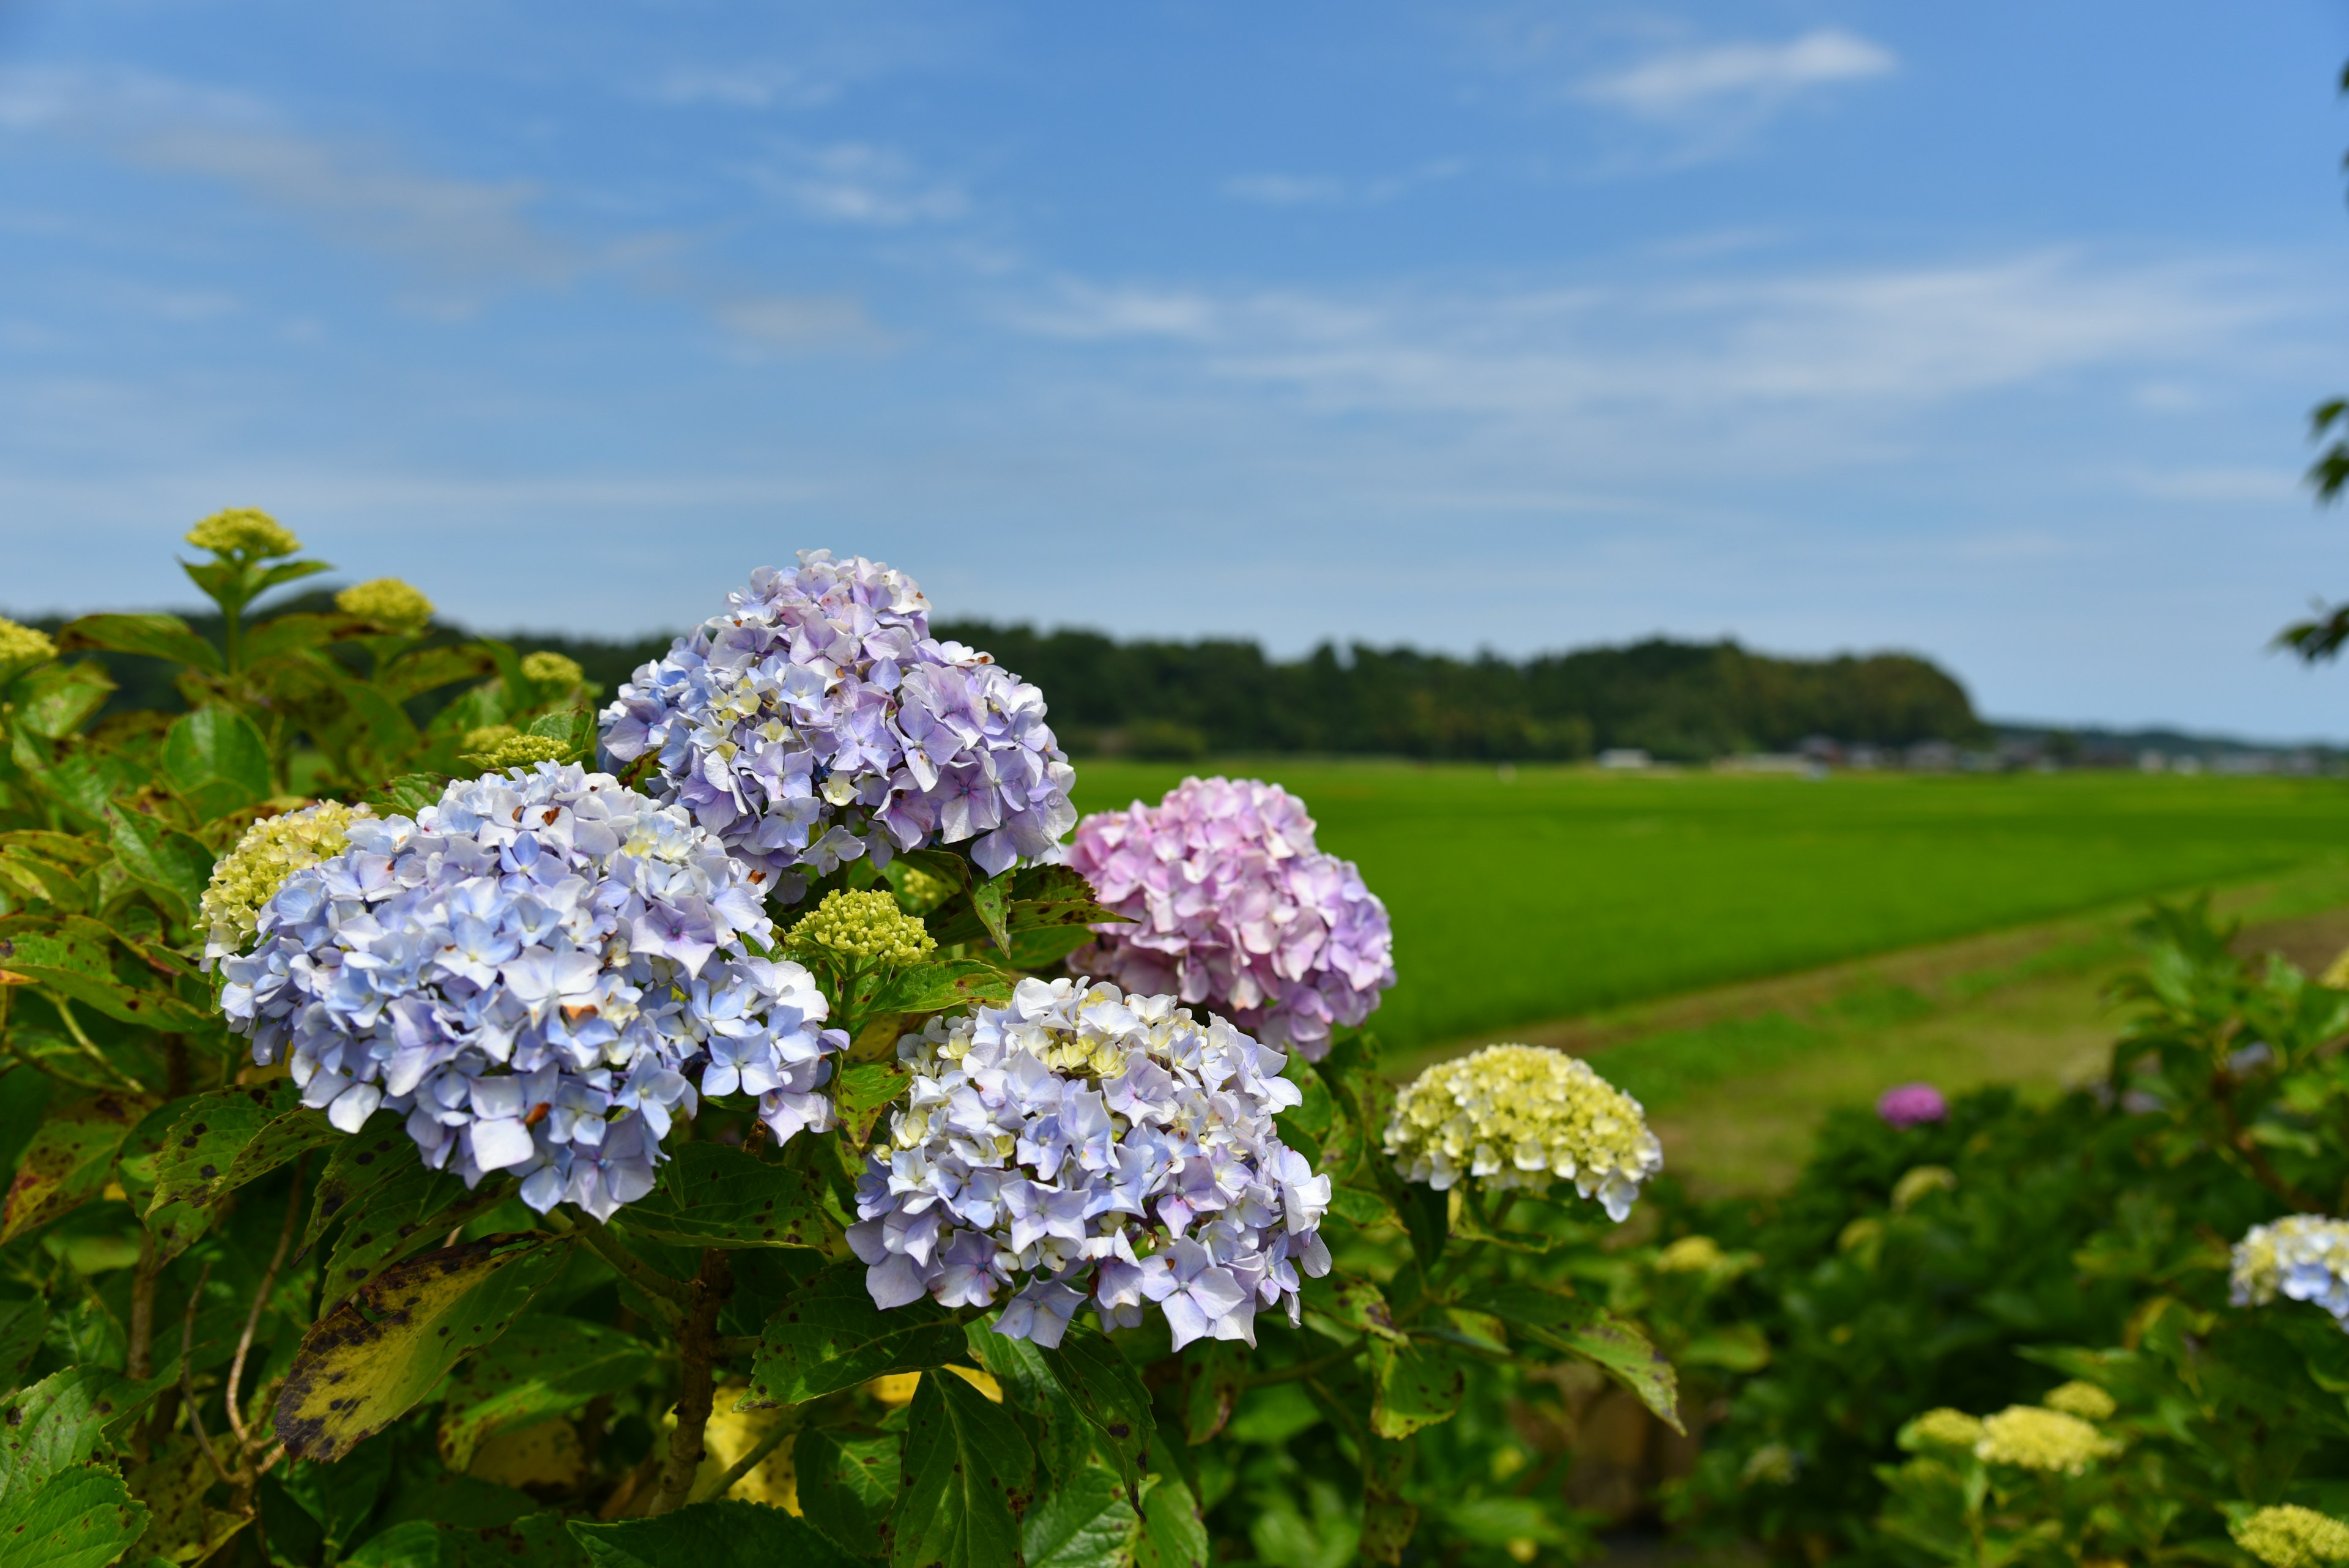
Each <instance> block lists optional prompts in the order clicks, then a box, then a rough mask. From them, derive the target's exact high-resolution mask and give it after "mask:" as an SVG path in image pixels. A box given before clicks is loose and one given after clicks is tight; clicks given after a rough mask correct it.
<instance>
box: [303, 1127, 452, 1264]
mask: <svg viewBox="0 0 2349 1568" xmlns="http://www.w3.org/2000/svg"><path fill="white" fill-rule="evenodd" d="M333 1147H334V1153H332V1154H330V1155H328V1156H327V1157H326V1169H325V1170H323V1171H321V1172H320V1173H319V1176H318V1189H317V1191H316V1194H315V1195H314V1196H313V1197H312V1199H311V1200H310V1220H309V1223H308V1224H307V1225H306V1226H305V1227H304V1229H303V1231H302V1248H301V1251H303V1252H305V1253H306V1252H307V1251H309V1250H310V1249H311V1248H312V1247H314V1246H316V1245H317V1242H318V1238H319V1237H320V1236H323V1235H325V1234H326V1227H328V1226H329V1225H331V1224H333V1223H334V1222H335V1221H336V1220H338V1219H340V1218H341V1217H342V1216H343V1214H344V1213H345V1211H346V1210H348V1211H350V1212H354V1213H355V1212H357V1210H351V1207H350V1206H351V1204H352V1203H354V1202H355V1201H357V1200H358V1199H360V1198H361V1197H363V1196H364V1195H365V1194H367V1193H368V1192H372V1191H373V1190H374V1189H377V1188H378V1187H380V1186H382V1185H383V1184H384V1183H385V1182H386V1181H388V1180H390V1179H392V1178H393V1177H394V1176H397V1175H398V1174H400V1173H401V1172H403V1171H408V1170H419V1169H421V1168H423V1165H424V1161H423V1158H422V1157H420V1156H419V1155H418V1153H417V1152H416V1145H415V1144H414V1142H412V1141H411V1140H410V1139H409V1137H408V1135H407V1133H405V1132H404V1131H402V1130H401V1128H400V1119H399V1116H398V1113H397V1112H394V1111H378V1112H377V1113H376V1114H375V1115H374V1116H369V1117H368V1118H367V1125H366V1126H364V1127H360V1128H359V1130H358V1131H357V1132H355V1133H353V1134H352V1135H351V1136H350V1137H348V1138H347V1139H346V1140H345V1141H343V1142H341V1143H338V1144H336V1145H335V1146H333Z"/></svg>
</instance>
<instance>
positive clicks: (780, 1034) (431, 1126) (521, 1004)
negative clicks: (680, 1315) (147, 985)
mask: <svg viewBox="0 0 2349 1568" xmlns="http://www.w3.org/2000/svg"><path fill="white" fill-rule="evenodd" d="M344 831H345V833H346V834H347V837H348V840H349V843H348V846H347V848H346V849H345V850H344V851H343V852H342V853H341V854H339V855H336V856H334V857H330V858H328V859H326V860H323V861H321V862H319V863H318V864H317V865H316V866H311V867H304V868H302V869H298V870H296V871H295V872H294V873H293V875H292V876H290V877H287V878H286V879H285V885H284V886H283V887H281V888H278V890H277V891H276V893H275V894H274V896H272V897H271V898H269V900H268V902H267V903H265V904H264V906H263V907H262V909H261V910H260V913H259V918H258V931H259V940H258V942H257V944H256V945H255V947H254V950H253V951H252V952H251V953H250V954H247V955H244V956H242V957H233V958H230V959H228V960H227V961H224V962H223V963H222V971H223V972H224V973H225V975H226V977H227V981H228V983H227V985H226V987H225V989H224V990H223V991H222V997H221V1005H222V1011H223V1012H226V1014H227V1015H228V1017H229V1020H230V1022H231V1023H232V1025H233V1026H234V1027H235V1028H236V1029H237V1030H238V1031H239V1032H240V1033H249V1034H251V1035H252V1037H253V1055H254V1061H255V1062H260V1063H269V1062H274V1061H275V1060H277V1058H278V1057H279V1056H281V1055H284V1056H285V1057H286V1058H287V1060H288V1064H289V1065H290V1066H291V1068H292V1071H293V1076H294V1081H295V1083H296V1084H298V1085H301V1086H302V1100H303V1103H304V1104H305V1105H307V1106H317V1107H321V1108H324V1109H325V1110H326V1115H327V1117H328V1119H329V1120H331V1121H332V1122H333V1123H334V1125H335V1126H336V1127H340V1128H342V1129H343V1130H344V1131H346V1132H352V1131H356V1130H357V1128H358V1127H360V1125H361V1124H363V1123H364V1122H365V1121H366V1120H367V1117H368V1116H370V1115H372V1114H373V1113H374V1112H375V1111H376V1110H377V1109H378V1107H381V1108H388V1109H390V1110H394V1111H398V1112H400V1113H402V1114H404V1115H405V1116H406V1118H407V1128H408V1134H409V1137H411V1138H413V1139H415V1141H416V1144H417V1147H419V1149H421V1150H422V1151H423V1155H424V1159H425V1163H426V1164H428V1165H429V1166H432V1167H434V1168H439V1169H448V1170H452V1171H455V1172H456V1173H457V1174H459V1175H460V1176H462V1177H463V1178H464V1179H465V1181H466V1183H467V1185H469V1186H471V1185H472V1184H473V1183H475V1182H477V1181H479V1180H480V1179H481V1176H482V1174H483V1173H484V1172H487V1171H492V1170H506V1171H511V1172H512V1173H514V1174H515V1175H517V1176H520V1177H521V1178H522V1186H521V1196H522V1198H523V1201H525V1202H527V1203H529V1204H530V1205H531V1206H532V1207H533V1208H534V1209H536V1210H539V1211H540V1212H542V1213H543V1212H544V1211H545V1210H547V1209H549V1208H551V1207H552V1206H553V1205H554V1204H555V1203H556V1202H558V1201H561V1200H564V1199H568V1200H569V1201H571V1202H573V1203H574V1204H576V1205H578V1206H579V1207H580V1208H582V1209H584V1210H587V1211H588V1212H589V1213H591V1214H594V1215H595V1216H596V1217H597V1218H598V1219H603V1218H605V1217H607V1216H608V1215H610V1214H611V1213H612V1211H613V1210H615V1209H616V1207H617V1206H619V1205H620V1204H623V1203H626V1202H628V1201H630V1200H632V1199H636V1198H639V1197H642V1196H643V1195H644V1194H645V1193H646V1192H647V1190H649V1189H651V1186H652V1182H653V1168H654V1167H655V1165H656V1164H657V1163H658V1161H659V1160H660V1158H662V1157H661V1154H660V1148H659V1142H660V1139H661V1138H662V1137H664V1136H665V1135H666V1134H667V1131H668V1129H669V1126H670V1122H671V1118H672V1117H673V1116H676V1115H678V1114H679V1113H680V1112H682V1114H684V1115H687V1116H690V1115H692V1114H693V1113H694V1110H695V1108H696V1106H697V1091H696V1087H695V1085H694V1084H693V1083H692V1082H691V1081H690V1080H689V1079H688V1077H687V1076H686V1072H687V1069H688V1068H689V1067H693V1066H695V1065H698V1066H699V1068H700V1084H699V1089H698V1093H699V1094H703V1095H727V1094H734V1093H737V1092H740V1093H742V1094H749V1095H756V1096H760V1099H759V1115H760V1117H761V1119H762V1120H763V1121H765V1122H766V1124H767V1125H768V1127H771V1129H772V1130H773V1131H774V1133H775V1135H776V1137H777V1138H778V1139H788V1138H790V1137H792V1135H793V1134H794V1133H797V1132H800V1131H801V1130H802V1129H812V1130H815V1131H823V1130H824V1129H825V1128H827V1127H831V1126H832V1123H833V1110H832V1103H831V1101H830V1099H829V1098H828V1097H827V1096H824V1095H823V1094H822V1093H820V1092H819V1091H820V1090H821V1089H822V1088H823V1085H824V1083H825V1082H826V1080H827V1079H828V1078H829V1077H830V1075H831V1072H832V1065H833V1064H832V1062H831V1061H830V1057H831V1056H833V1054H837V1053H839V1052H840V1051H843V1050H844V1049H845V1048H846V1046H847V1044H848V1037H847V1035H846V1034H845V1033H842V1032H841V1031H839V1030H827V1029H824V1028H823V1027H822V1025H823V1019H824V1016H825V1013H826V1011H827V1007H826V1003H825V1001H824V998H823V994H822V993H821V992H818V991H817V990H816V988H815V986H814V984H813V982H812V980H811V979H810V977H809V975H808V971H806V970H805V969H803V968H802V967H801V966H800V965H798V964H796V963H791V962H787V961H771V960H769V959H765V958H762V957H760V956H759V955H758V953H757V952H755V951H753V950H751V947H750V943H752V942H756V943H758V944H759V945H760V946H761V947H764V946H765V945H766V944H767V943H768V942H769V941H770V940H771V937H772V935H773V927H772V925H771V922H770V921H769V920H768V919H767V917H766V914H765V912H764V909H763V906H762V904H761V898H760V895H759V888H758V886H757V884H756V882H755V881H754V880H753V878H754V877H755V876H757V875H758V874H757V873H754V872H753V871H751V870H750V868H749V867H745V866H743V865H742V864H741V863H740V862H739V861H736V860H734V859H732V858H730V857H729V856H728V855H727V854H726V852H725V850H724V848H723V847H722V846H720V845H719V843H718V841H717V839H716V837H715V836H713V835H711V834H710V833H709V831H708V830H706V829H704V828H700V827H697V826H695V825H694V824H693V822H692V821H691V820H690V819H689V818H688V816H687V815H685V813H684V812H683V811H681V810H679V809H678V808H676V807H673V806H662V805H659V804H657V802H654V801H652V800H649V799H647V798H646V797H645V796H644V795H641V794H637V793H636V791H634V790H630V789H627V788H626V787H624V786H622V785H621V784H620V783H619V782H618V781H617V780H616V779H615V778H613V777H612V776H611V775H610V774H591V773H586V772H584V771H583V770H581V769H580V768H578V767H576V766H570V767H558V766H555V765H554V764H553V763H542V764H540V766H539V767H538V768H537V770H536V771H535V772H532V773H521V772H516V773H514V774H491V775H489V776H487V777H484V778H481V779H475V780H464V781H460V782H457V783H454V784H450V785H449V787H448V789H447V790H446V791H445V792H444V793H443V794H441V797H440V801H439V802H438V803H437V804H436V805H429V806H427V807H425V808H424V809H423V810H422V811H420V812H419V813H418V814H417V815H416V816H415V818H414V819H413V820H411V819H409V818H408V817H405V816H388V817H381V818H376V817H356V816H355V817H353V818H352V819H351V820H350V821H349V822H347V824H346V825H345V828H344Z"/></svg>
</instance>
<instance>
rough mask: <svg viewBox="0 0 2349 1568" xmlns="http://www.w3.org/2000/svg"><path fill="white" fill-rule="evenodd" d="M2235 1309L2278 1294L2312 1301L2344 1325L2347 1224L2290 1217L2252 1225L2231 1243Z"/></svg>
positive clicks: (2347, 1316)
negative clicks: (2236, 1240) (2239, 1239)
mask: <svg viewBox="0 0 2349 1568" xmlns="http://www.w3.org/2000/svg"><path fill="white" fill-rule="evenodd" d="M2231 1282H2232V1284H2233V1287H2234V1290H2233V1295H2234V1302H2235V1304H2236V1305H2237V1306H2265V1305H2266V1304H2267V1303H2270V1302H2271V1301H2273V1300H2275V1299H2276V1297H2277V1296H2279V1295H2281V1296H2282V1297H2284V1298H2285V1299H2286V1300H2288V1301H2295V1302H2313V1303H2316V1304H2317V1305H2318V1306H2321V1307H2323V1309H2324V1310H2325V1311H2326V1312H2329V1313H2331V1314H2333V1317H2334V1318H2336V1319H2338V1320H2339V1321H2340V1322H2341V1324H2342V1325H2343V1326H2344V1327H2349V1220H2328V1219H2326V1218H2325V1217H2324V1216H2323V1215H2322V1214H2293V1215H2289V1216H2287V1217H2285V1218H2284V1219H2282V1220H2276V1221H2274V1222H2273V1223H2271V1224H2267V1225H2254V1226H2252V1227H2251V1230H2250V1231H2246V1232H2245V1233H2244V1236H2243V1239H2242V1240H2241V1241H2238V1242H2236V1243H2235V1251H2234V1269H2233V1272H2232V1279H2231Z"/></svg>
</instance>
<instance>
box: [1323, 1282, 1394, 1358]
mask: <svg viewBox="0 0 2349 1568" xmlns="http://www.w3.org/2000/svg"><path fill="white" fill-rule="evenodd" d="M1305 1304H1306V1306H1307V1307H1308V1308H1309V1310H1311V1311H1314V1312H1319V1313H1323V1314H1327V1315H1328V1316H1330V1317H1331V1318H1333V1319H1335V1320H1336V1321H1338V1322H1339V1323H1341V1324H1345V1325H1346V1326H1347V1327H1348V1328H1353V1329H1360V1330H1361V1332H1362V1333H1364V1334H1370V1335H1371V1336H1372V1337H1373V1338H1378V1339H1384V1340H1388V1341H1391V1342H1392V1343H1394V1344H1397V1345H1402V1344H1404V1343H1406V1342H1407V1340H1408V1337H1409V1336H1407V1335H1405V1334H1402V1333H1401V1332H1399V1331H1398V1330H1397V1329H1396V1328H1395V1322H1394V1313H1393V1311H1392V1309H1391V1308H1389V1307H1388V1305H1387V1298H1386V1296H1385V1294H1384V1293H1381V1291H1380V1289H1379V1287H1378V1286H1376V1285H1374V1284H1372V1283H1371V1282H1370V1281H1368V1280H1365V1279H1362V1278H1360V1277H1359V1276H1357V1275H1353V1274H1338V1273H1333V1274H1329V1275H1327V1276H1325V1277H1324V1278H1322V1279H1320V1280H1318V1281H1308V1282H1306V1286H1305Z"/></svg>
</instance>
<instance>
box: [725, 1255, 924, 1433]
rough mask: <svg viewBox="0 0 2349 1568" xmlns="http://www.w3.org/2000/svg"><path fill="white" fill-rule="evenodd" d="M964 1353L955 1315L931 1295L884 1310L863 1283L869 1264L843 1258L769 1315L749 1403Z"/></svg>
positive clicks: (784, 1398) (756, 1405) (770, 1402)
mask: <svg viewBox="0 0 2349 1568" xmlns="http://www.w3.org/2000/svg"><path fill="white" fill-rule="evenodd" d="M965 1354H966V1352H965V1347H964V1344H963V1332H962V1324H959V1323H957V1322H956V1321H955V1319H954V1316H953V1314H949V1313H948V1312H947V1311H946V1309H945V1308H943V1307H941V1306H939V1305H938V1304H937V1303H936V1302H933V1301H931V1300H930V1299H929V1298H928V1297H926V1296H925V1297H923V1298H922V1299H921V1300H919V1301H916V1302H911V1303H907V1304H906V1305H905V1306H901V1307H894V1308H892V1309H890V1310H889V1311H887V1312H883V1311H882V1310H881V1309H880V1308H879V1307H876V1306H874V1304H873V1297H872V1295H871V1294H870V1293H867V1292H866V1290H865V1288H864V1264H863V1263H860V1262H857V1261H856V1260H855V1259H854V1258H848V1259H843V1261H842V1262H837V1263H834V1264H833V1265H832V1266H831V1267H830V1268H827V1269H824V1270H823V1271H822V1272H819V1273H817V1274H816V1275H815V1277H814V1278H812V1279H811V1280H809V1281H808V1282H807V1283H805V1284H803V1285H802V1286H801V1287H800V1288H799V1289H797V1290H795V1291H793V1292H792V1293H791V1294H790V1295H788V1296H785V1297H784V1298H783V1302H782V1304H781V1306H779V1307H777V1308H776V1309H775V1311H774V1314H773V1315H771V1316H770V1317H769V1318H768V1319H767V1327H766V1332H765V1333H764V1334H762V1335H761V1337H760V1340H759V1358H758V1360H757V1361H756V1362H755V1363H753V1364H752V1366H751V1368H750V1395H749V1397H747V1398H745V1399H744V1400H743V1407H744V1408H746V1409H752V1410H761V1409H767V1408H770V1407H773V1406H776V1405H799V1404H804V1403H805V1402H806V1401H808V1400H810V1399H818V1398H822V1397H823V1396H824V1395H826V1394H837V1393H839V1392H840V1391H841V1390H842V1389H843V1388H854V1387H855V1386H857V1385H858V1384H860V1383H866V1382H870V1381H871V1380H872V1379H874V1378H875V1377H879V1376H885V1374H888V1373H892V1372H920V1371H923V1370H925V1369H926V1368H928V1367H932V1366H945V1365H946V1364H947V1362H949V1361H959V1360H961V1359H962V1358H963V1356H964V1355H965ZM923 1381H925V1382H935V1381H936V1379H935V1378H925V1379H924V1380H923Z"/></svg>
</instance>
